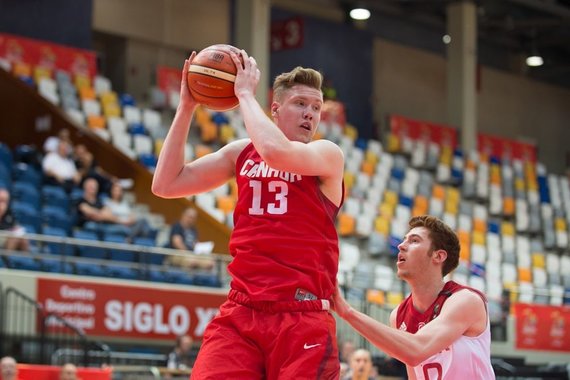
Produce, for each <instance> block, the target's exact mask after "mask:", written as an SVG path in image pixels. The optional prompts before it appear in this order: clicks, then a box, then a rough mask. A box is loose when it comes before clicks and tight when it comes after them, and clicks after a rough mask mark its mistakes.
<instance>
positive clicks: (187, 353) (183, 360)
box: [166, 335, 196, 370]
mask: <svg viewBox="0 0 570 380" xmlns="http://www.w3.org/2000/svg"><path fill="white" fill-rule="evenodd" d="M192 343H193V341H192V337H190V336H189V335H180V336H178V337H177V338H176V346H175V347H174V350H172V352H171V353H170V354H168V361H167V363H166V367H167V368H168V369H178V370H180V369H191V368H192V366H193V365H194V360H196V352H194V351H193V350H192Z"/></svg>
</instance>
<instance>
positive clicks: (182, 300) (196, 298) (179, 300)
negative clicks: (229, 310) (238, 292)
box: [37, 278, 227, 339]
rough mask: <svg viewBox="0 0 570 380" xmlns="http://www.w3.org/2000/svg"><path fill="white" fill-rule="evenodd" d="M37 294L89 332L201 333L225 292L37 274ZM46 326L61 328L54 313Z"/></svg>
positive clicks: (170, 335)
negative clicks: (56, 277) (39, 276)
mask: <svg viewBox="0 0 570 380" xmlns="http://www.w3.org/2000/svg"><path fill="white" fill-rule="evenodd" d="M37 284H38V285H37V286H38V289H37V299H38V302H39V303H40V304H42V305H43V307H44V310H45V311H46V312H48V313H57V314H59V315H61V316H62V317H64V318H66V319H67V320H68V321H69V322H70V323H72V324H73V325H75V326H76V327H79V328H81V329H82V330H83V331H85V332H86V333H87V334H89V335H96V336H103V337H104V336H107V337H121V338H127V337H128V338H144V339H174V338H175V337H176V336H178V335H183V334H188V335H191V336H192V337H193V338H195V339H201V338H202V335H203V333H204V329H205V328H206V326H207V324H208V323H209V322H210V321H211V320H212V318H213V317H214V316H215V315H216V314H217V312H218V308H219V306H220V305H221V304H222V303H223V302H224V301H225V299H226V296H227V295H226V294H222V293H219V292H206V291H204V292H200V291H189V290H188V291H185V290H172V289H160V288H157V287H145V286H129V285H120V284H116V283H115V284H112V285H106V284H101V283H94V282H93V283H92V282H84V281H69V280H65V281H63V280H54V279H47V278H38V282H37ZM48 324H49V325H48V331H50V332H57V331H61V327H60V326H59V325H58V322H57V321H56V320H55V319H54V318H50V319H48Z"/></svg>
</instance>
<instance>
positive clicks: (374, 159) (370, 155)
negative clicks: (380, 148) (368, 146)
mask: <svg viewBox="0 0 570 380" xmlns="http://www.w3.org/2000/svg"><path fill="white" fill-rule="evenodd" d="M364 161H366V162H370V163H372V164H373V165H376V164H377V163H378V161H379V158H378V156H377V155H376V153H374V152H373V151H371V150H367V151H366V153H365V154H364Z"/></svg>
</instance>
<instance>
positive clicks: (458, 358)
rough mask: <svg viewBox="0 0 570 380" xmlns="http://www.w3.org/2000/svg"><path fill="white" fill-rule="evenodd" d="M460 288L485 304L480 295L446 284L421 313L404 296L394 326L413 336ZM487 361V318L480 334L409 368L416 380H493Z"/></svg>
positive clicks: (454, 343)
mask: <svg viewBox="0 0 570 380" xmlns="http://www.w3.org/2000/svg"><path fill="white" fill-rule="evenodd" d="M463 289H468V290H471V291H474V292H475V293H477V294H478V295H479V296H480V297H481V299H483V301H484V302H486V298H485V296H484V295H483V294H482V293H481V292H479V291H477V290H475V289H473V288H470V287H467V286H463V285H460V284H458V283H456V282H453V281H448V282H446V283H445V285H444V287H443V289H442V290H441V292H440V293H439V295H438V297H437V298H436V300H435V301H434V302H433V304H432V305H431V306H430V307H429V308H428V309H427V310H426V311H425V312H423V313H420V312H419V311H417V310H416V309H415V308H414V306H413V301H412V295H410V296H408V297H407V298H406V299H405V300H404V301H403V302H402V303H401V304H400V306H399V307H398V313H397V315H396V327H397V328H398V329H399V330H402V331H407V332H409V333H410V334H415V333H416V332H417V331H418V330H419V329H421V328H422V327H423V326H425V325H426V324H428V323H429V322H430V321H432V320H433V319H434V318H436V317H437V315H438V314H439V311H440V310H441V307H442V306H443V304H444V303H445V301H446V300H447V299H448V298H449V297H450V296H451V295H452V294H453V293H455V292H458V291H460V290H463ZM490 358H491V328H490V323H489V318H488V317H487V327H486V328H485V331H483V332H482V333H481V334H480V335H478V336H475V337H468V336H461V337H460V338H459V339H457V340H456V341H455V342H453V344H452V345H451V346H449V347H448V348H446V349H445V350H443V351H441V352H439V353H437V354H435V355H433V356H431V357H430V358H428V359H427V360H425V361H423V362H422V363H420V364H419V365H417V366H416V367H413V371H414V373H415V375H416V378H417V379H418V380H464V379H465V380H475V379H476V380H491V379H495V373H494V372H493V367H492V366H491V360H490Z"/></svg>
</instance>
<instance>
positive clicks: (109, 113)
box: [103, 103, 121, 117]
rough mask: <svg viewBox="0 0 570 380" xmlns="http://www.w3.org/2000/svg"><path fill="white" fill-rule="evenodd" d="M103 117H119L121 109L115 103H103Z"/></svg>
mask: <svg viewBox="0 0 570 380" xmlns="http://www.w3.org/2000/svg"><path fill="white" fill-rule="evenodd" d="M103 115H105V117H120V116H121V107H119V105H118V104H117V103H103Z"/></svg>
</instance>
